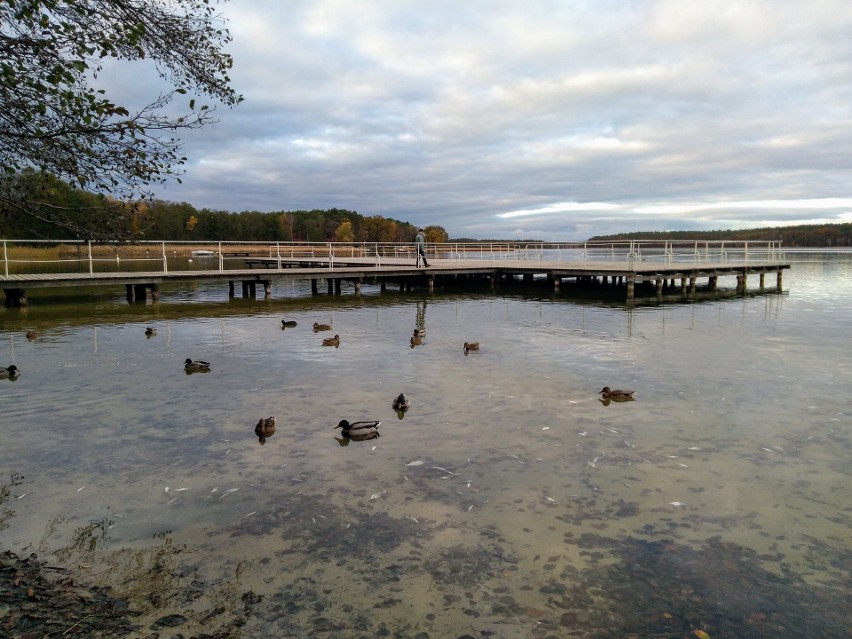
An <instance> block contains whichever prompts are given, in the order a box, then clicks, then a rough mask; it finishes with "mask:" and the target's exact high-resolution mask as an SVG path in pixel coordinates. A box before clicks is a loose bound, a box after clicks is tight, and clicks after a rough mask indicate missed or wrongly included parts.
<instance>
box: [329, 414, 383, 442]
mask: <svg viewBox="0 0 852 639" xmlns="http://www.w3.org/2000/svg"><path fill="white" fill-rule="evenodd" d="M381 423H382V422H381V420H371V421H360V422H351V423H350V422H348V421H347V420H345V419H341V420H340V423H338V424H337V426H335V428H340V429H341V433H340V434H341V435H343V437H346V438H349V439H354V440H355V441H363V440H366V439H375V438H376V437H378V436H379V426H380V425H381Z"/></svg>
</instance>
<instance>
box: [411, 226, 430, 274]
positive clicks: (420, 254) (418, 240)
mask: <svg viewBox="0 0 852 639" xmlns="http://www.w3.org/2000/svg"><path fill="white" fill-rule="evenodd" d="M414 243H415V244H416V245H417V267H418V268H420V260H421V258H422V259H423V266H425V267H426V268H429V262H427V261H426V236H425V235H424V234H423V229H420V230H419V231H417V236H416V237H415V238H414Z"/></svg>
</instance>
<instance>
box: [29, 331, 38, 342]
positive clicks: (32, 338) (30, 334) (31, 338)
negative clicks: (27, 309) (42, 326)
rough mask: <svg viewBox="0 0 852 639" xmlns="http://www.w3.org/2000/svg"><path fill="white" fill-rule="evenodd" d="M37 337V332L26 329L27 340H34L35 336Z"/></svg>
mask: <svg viewBox="0 0 852 639" xmlns="http://www.w3.org/2000/svg"><path fill="white" fill-rule="evenodd" d="M37 337H38V332H36V331H27V339H28V340H29V341H33V340H34V339H35V338H37Z"/></svg>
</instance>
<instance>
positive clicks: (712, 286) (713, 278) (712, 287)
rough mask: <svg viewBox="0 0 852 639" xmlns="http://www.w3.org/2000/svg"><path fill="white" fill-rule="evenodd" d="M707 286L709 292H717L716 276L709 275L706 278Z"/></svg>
mask: <svg viewBox="0 0 852 639" xmlns="http://www.w3.org/2000/svg"><path fill="white" fill-rule="evenodd" d="M707 286H708V287H709V288H710V290H711V291H715V290H718V288H719V277H718V276H717V275H711V276H710V277H709V278H707Z"/></svg>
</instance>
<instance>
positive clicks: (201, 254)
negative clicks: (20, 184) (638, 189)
mask: <svg viewBox="0 0 852 639" xmlns="http://www.w3.org/2000/svg"><path fill="white" fill-rule="evenodd" d="M0 241H2V243H3V254H2V259H3V269H2V272H3V274H4V276H3V277H4V279H8V278H9V277H10V276H12V275H16V274H18V275H19V274H31V273H32V274H34V273H48V272H49V273H63V272H68V273H81V274H84V273H88V274H89V275H91V276H94V275H96V274H99V273H105V272H110V271H113V272H115V271H117V272H128V271H137V272H146V273H169V272H174V271H218V272H222V273H225V272H232V271H240V270H246V269H248V268H250V267H258V268H267V269H269V270H271V269H272V268H274V269H276V270H282V269H284V268H286V267H287V266H289V265H292V263H293V262H299V263H303V264H306V265H311V264H314V265H316V266H322V267H324V268H327V269H328V270H334V269H336V268H340V267H341V266H349V265H357V264H363V265H364V266H370V267H376V268H379V267H382V266H393V265H400V266H404V265H412V266H413V265H414V264H415V261H416V254H415V247H414V244H413V243H412V242H225V241H219V242H188V241H181V242H165V241H143V242H136V243H117V244H95V243H92V242H89V241H69V240H41V239H33V240H20V239H15V240H12V239H3V240H0ZM427 252H428V254H429V257H430V260H432V259H434V260H436V262H435V264H436V265H441V264H442V263H443V264H462V263H487V264H489V265H491V264H493V265H499V264H501V263H504V264H505V263H506V262H511V261H517V262H523V263H525V264H547V263H557V262H561V263H571V264H582V265H588V264H589V263H596V262H597V263H600V262H611V263H624V264H626V265H627V266H628V267H630V266H632V265H635V264H637V263H640V262H641V263H655V262H659V263H664V264H672V263H677V262H693V263H711V264H713V263H718V264H727V263H729V262H730V261H735V262H738V263H740V262H741V263H744V264H746V265H749V264H752V265H753V264H759V263H761V262H778V261H780V260H783V259H784V257H783V251H782V249H781V243H780V242H777V241H748V242H739V241H731V240H724V241H722V240H719V241H708V240H659V241H655V240H619V241H613V242H591V241H587V242H527V243H517V242H467V243H462V242H448V243H443V244H429V245H427Z"/></svg>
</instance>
